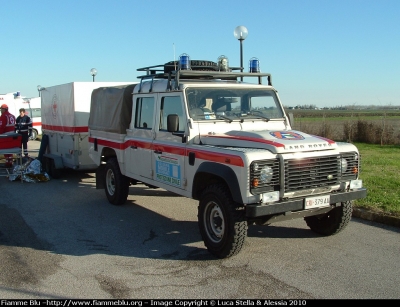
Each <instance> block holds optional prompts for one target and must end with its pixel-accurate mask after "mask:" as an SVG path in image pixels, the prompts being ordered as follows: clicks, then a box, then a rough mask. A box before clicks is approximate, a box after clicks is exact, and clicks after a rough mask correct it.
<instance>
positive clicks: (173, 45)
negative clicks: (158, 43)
mask: <svg viewBox="0 0 400 307" xmlns="http://www.w3.org/2000/svg"><path fill="white" fill-rule="evenodd" d="M172 47H173V49H174V69H175V70H176V62H175V43H172Z"/></svg>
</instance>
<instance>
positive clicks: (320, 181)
mask: <svg viewBox="0 0 400 307" xmlns="http://www.w3.org/2000/svg"><path fill="white" fill-rule="evenodd" d="M340 166H341V161H340V155H333V156H324V157H308V158H301V159H290V160H285V193H287V192H295V191H299V190H303V189H311V188H317V187H324V186H329V185H334V184H338V183H339V180H340V173H341V171H340Z"/></svg>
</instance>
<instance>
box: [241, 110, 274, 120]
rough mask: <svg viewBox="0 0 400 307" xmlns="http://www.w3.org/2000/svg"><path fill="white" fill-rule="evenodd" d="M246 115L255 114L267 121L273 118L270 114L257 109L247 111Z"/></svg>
mask: <svg viewBox="0 0 400 307" xmlns="http://www.w3.org/2000/svg"><path fill="white" fill-rule="evenodd" d="M246 115H253V116H258V117H261V118H263V119H265V121H266V122H268V121H270V120H271V119H270V118H269V117H268V116H266V115H264V113H263V112H261V111H257V110H253V111H249V112H247V114H246Z"/></svg>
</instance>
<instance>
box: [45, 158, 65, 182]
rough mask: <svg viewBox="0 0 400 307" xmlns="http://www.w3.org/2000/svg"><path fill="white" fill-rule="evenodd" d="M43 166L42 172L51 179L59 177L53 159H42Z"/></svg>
mask: <svg viewBox="0 0 400 307" xmlns="http://www.w3.org/2000/svg"><path fill="white" fill-rule="evenodd" d="M43 162H44V163H43V166H44V171H45V172H46V173H47V174H49V176H50V177H51V178H53V179H59V178H60V177H61V172H60V170H59V169H57V168H56V165H55V163H54V159H51V158H48V157H44V158H43Z"/></svg>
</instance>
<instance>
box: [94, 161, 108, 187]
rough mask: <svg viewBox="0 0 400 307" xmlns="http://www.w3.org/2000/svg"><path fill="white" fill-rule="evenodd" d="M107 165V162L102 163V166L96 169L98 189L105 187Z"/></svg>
mask: <svg viewBox="0 0 400 307" xmlns="http://www.w3.org/2000/svg"><path fill="white" fill-rule="evenodd" d="M105 167H106V165H105V164H100V166H99V167H98V168H97V169H96V189H104V176H105V174H104V170H105Z"/></svg>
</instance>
